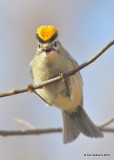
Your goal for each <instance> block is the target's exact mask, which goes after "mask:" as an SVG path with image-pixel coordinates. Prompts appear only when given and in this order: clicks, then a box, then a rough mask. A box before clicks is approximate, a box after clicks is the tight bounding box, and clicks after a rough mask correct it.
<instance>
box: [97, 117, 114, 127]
mask: <svg viewBox="0 0 114 160" xmlns="http://www.w3.org/2000/svg"><path fill="white" fill-rule="evenodd" d="M112 122H114V117H113V118H111V119H109V120H108V121H106V122H104V123H103V124H101V125H99V126H98V127H99V128H101V129H102V128H104V127H106V126H108V125H109V124H111V123H112Z"/></svg>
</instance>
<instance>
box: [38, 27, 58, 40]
mask: <svg viewBox="0 0 114 160" xmlns="http://www.w3.org/2000/svg"><path fill="white" fill-rule="evenodd" d="M56 32H57V30H56V28H55V27H54V26H52V25H50V26H40V27H39V28H37V30H36V34H37V35H38V36H39V37H40V38H41V40H43V41H48V40H49V39H51V38H52V37H53V35H54V34H55V33H56Z"/></svg>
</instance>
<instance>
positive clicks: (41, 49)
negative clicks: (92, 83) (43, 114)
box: [30, 25, 103, 144]
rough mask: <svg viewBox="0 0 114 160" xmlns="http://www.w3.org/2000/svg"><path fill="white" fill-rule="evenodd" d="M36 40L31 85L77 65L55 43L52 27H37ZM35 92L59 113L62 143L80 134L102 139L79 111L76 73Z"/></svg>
mask: <svg viewBox="0 0 114 160" xmlns="http://www.w3.org/2000/svg"><path fill="white" fill-rule="evenodd" d="M36 39H37V42H38V48H37V52H36V54H35V56H34V58H33V59H32V61H31V63H30V73H31V76H32V78H33V80H34V82H35V84H39V83H41V82H43V81H46V80H49V79H51V78H54V77H56V76H58V75H60V74H61V73H66V72H68V71H71V70H73V69H75V68H77V67H78V66H79V65H78V63H77V62H76V61H75V60H74V58H73V57H72V56H71V55H70V54H69V53H68V52H67V51H66V49H65V48H63V46H62V45H61V43H60V42H59V41H58V31H57V29H56V27H55V26H52V25H49V26H40V27H38V28H37V30H36ZM35 91H36V92H37V94H38V95H39V96H40V97H41V98H42V99H43V100H44V101H45V102H46V103H47V104H48V105H50V106H56V107H58V108H59V109H60V110H61V112H62V117H63V143H64V144H66V143H70V142H72V141H74V140H75V139H76V138H77V137H78V136H79V134H80V133H83V134H84V135H86V136H88V137H91V138H93V137H94V138H98V137H99V138H101V137H103V134H102V132H101V131H100V130H99V129H98V128H97V127H96V125H95V124H94V123H93V122H92V120H91V119H90V118H89V116H88V115H87V113H86V111H85V110H84V108H83V82H82V77H81V74H80V72H77V73H76V74H74V75H72V76H70V77H67V78H65V79H64V80H61V81H56V82H54V83H52V84H49V85H47V86H44V87H43V88H41V89H36V90H35Z"/></svg>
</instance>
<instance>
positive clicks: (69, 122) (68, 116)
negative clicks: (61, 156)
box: [62, 106, 103, 143]
mask: <svg viewBox="0 0 114 160" xmlns="http://www.w3.org/2000/svg"><path fill="white" fill-rule="evenodd" d="M62 115H63V142H64V143H69V142H72V141H73V140H75V139H76V138H77V137H78V136H79V134H80V133H81V132H82V133H83V134H84V135H86V136H88V137H91V138H93V137H94V138H98V137H99V138H101V137H103V134H102V132H101V131H100V130H99V129H98V128H97V127H96V126H95V124H94V123H93V122H92V120H91V119H90V118H89V116H88V115H87V113H86V112H85V110H84V109H83V107H82V106H79V107H78V110H77V111H76V112H72V113H69V112H67V111H62Z"/></svg>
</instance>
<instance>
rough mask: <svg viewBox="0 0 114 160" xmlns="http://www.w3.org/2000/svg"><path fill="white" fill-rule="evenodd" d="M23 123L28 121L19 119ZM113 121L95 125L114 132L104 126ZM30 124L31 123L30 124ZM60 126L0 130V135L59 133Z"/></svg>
mask: <svg viewBox="0 0 114 160" xmlns="http://www.w3.org/2000/svg"><path fill="white" fill-rule="evenodd" d="M21 121H22V122H24V123H27V124H29V123H28V122H26V121H24V120H21ZM112 122H114V118H111V119H110V120H108V121H107V122H105V123H103V124H101V125H99V126H97V127H98V128H99V129H100V130H101V131H102V132H108V133H114V128H105V127H106V126H108V125H109V124H111V123H112ZM30 126H32V125H30ZM61 132H62V128H48V129H26V130H0V136H21V135H23V136H24V135H41V134H49V133H61Z"/></svg>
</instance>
